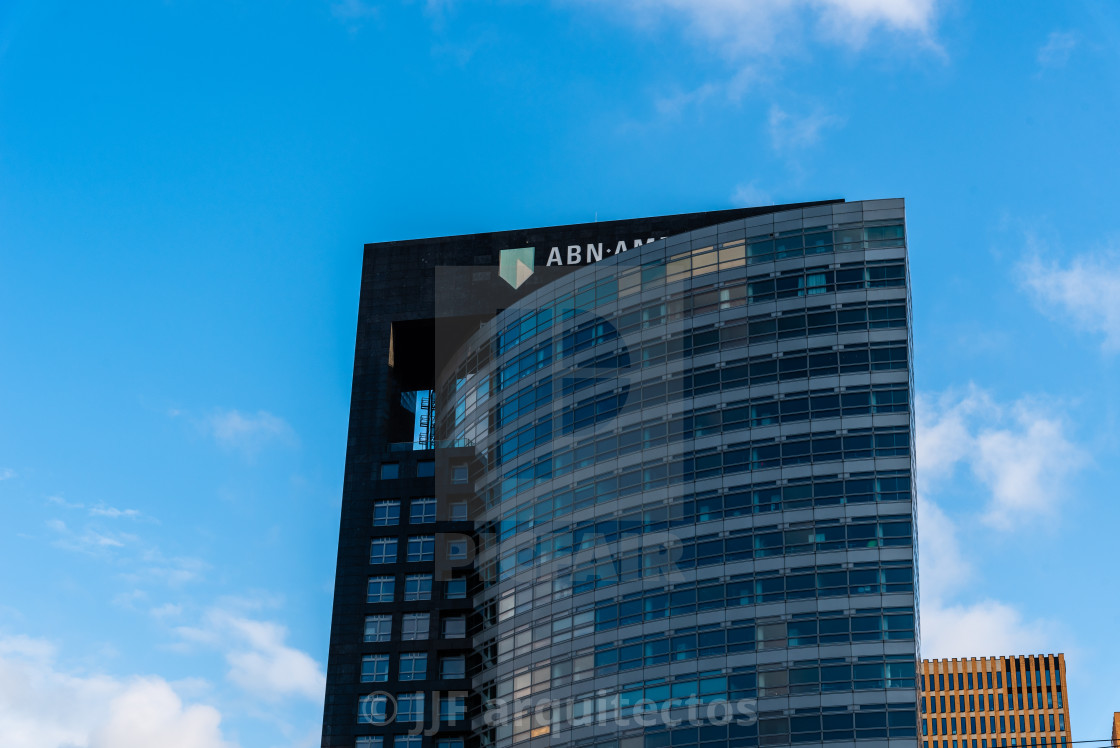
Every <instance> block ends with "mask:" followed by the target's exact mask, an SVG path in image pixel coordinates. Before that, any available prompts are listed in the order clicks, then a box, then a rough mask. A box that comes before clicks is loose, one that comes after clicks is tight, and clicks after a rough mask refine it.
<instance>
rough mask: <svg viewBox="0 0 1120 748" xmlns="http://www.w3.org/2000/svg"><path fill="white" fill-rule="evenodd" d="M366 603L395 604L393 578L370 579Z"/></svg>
mask: <svg viewBox="0 0 1120 748" xmlns="http://www.w3.org/2000/svg"><path fill="white" fill-rule="evenodd" d="M366 602H367V603H391V602H393V577H370V578H369V585H368V587H367V589H366Z"/></svg>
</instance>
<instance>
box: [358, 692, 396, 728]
mask: <svg viewBox="0 0 1120 748" xmlns="http://www.w3.org/2000/svg"><path fill="white" fill-rule="evenodd" d="M388 707H389V697H388V696H386V695H385V694H383V693H378V694H370V695H369V696H363V697H362V698H360V699H359V700H358V724H361V725H383V724H385V723H386V721H388V716H387V714H388Z"/></svg>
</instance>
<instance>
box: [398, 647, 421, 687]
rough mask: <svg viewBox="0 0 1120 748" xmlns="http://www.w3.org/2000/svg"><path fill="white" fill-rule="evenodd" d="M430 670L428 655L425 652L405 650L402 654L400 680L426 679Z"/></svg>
mask: <svg viewBox="0 0 1120 748" xmlns="http://www.w3.org/2000/svg"><path fill="white" fill-rule="evenodd" d="M427 672H428V655H427V654H426V653H425V652H405V653H403V654H402V655H401V659H400V671H399V672H398V673H397V678H398V680H424V677H425V676H426V674H427Z"/></svg>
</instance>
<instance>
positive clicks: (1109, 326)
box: [1019, 238, 1120, 352]
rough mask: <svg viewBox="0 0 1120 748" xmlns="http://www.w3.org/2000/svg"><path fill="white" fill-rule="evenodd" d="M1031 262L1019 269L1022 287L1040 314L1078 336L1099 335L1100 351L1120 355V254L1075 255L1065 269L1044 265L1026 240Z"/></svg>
mask: <svg viewBox="0 0 1120 748" xmlns="http://www.w3.org/2000/svg"><path fill="white" fill-rule="evenodd" d="M1028 244H1029V245H1030V246H1031V250H1032V255H1033V256H1032V258H1031V259H1029V260H1027V261H1026V262H1024V263H1022V264H1021V265H1020V268H1019V270H1020V275H1021V279H1022V283H1023V285H1024V286H1025V287H1026V288H1027V290H1028V291H1030V293H1031V295H1032V296H1033V297H1034V300H1035V302H1036V305H1037V306H1038V308H1039V310H1040V311H1041V312H1042V313H1043V314H1046V315H1048V316H1050V317H1053V318H1056V319H1062V320H1064V321H1068V322H1069V323H1070V324H1072V326H1073V327H1075V328H1077V329H1078V330H1080V331H1081V332H1086V333H1090V334H1094V335H1102V336H1103V337H1104V340H1103V342H1102V348H1104V349H1105V350H1106V351H1110V352H1116V351H1120V251H1116V250H1115V249H1113V250H1105V251H1100V252H1088V253H1084V254H1079V255H1076V256H1075V257H1074V258H1073V259H1072V260H1071V261H1070V262H1069V264H1067V265H1062V264H1061V263H1058V262H1053V261H1051V262H1045V261H1043V260H1042V259H1041V257H1040V249H1041V248H1040V246H1039V244H1038V242H1037V241H1035V240H1034V239H1030V238H1028Z"/></svg>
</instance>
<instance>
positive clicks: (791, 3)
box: [585, 0, 939, 57]
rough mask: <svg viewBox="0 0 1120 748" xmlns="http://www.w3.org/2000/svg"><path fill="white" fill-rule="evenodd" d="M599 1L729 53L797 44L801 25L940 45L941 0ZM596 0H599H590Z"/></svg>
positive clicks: (832, 36)
mask: <svg viewBox="0 0 1120 748" xmlns="http://www.w3.org/2000/svg"><path fill="white" fill-rule="evenodd" d="M597 1H598V3H599V4H600V5H603V6H606V7H609V8H611V9H612V10H616V11H620V12H624V13H625V14H626V17H627V18H628V19H629V20H630V21H631V22H632V23H634V24H635V25H639V26H648V25H650V24H652V23H655V22H657V21H659V20H667V21H669V22H671V23H675V24H683V25H684V26H685V27H687V28H688V29H689V30H690V31H691V33H692V34H693V35H694V36H695V37H698V38H699V39H701V40H703V41H705V42H714V43H716V44H717V45H718V46H719V47H720V48H721V49H723V50H724V51H725V53H726V54H728V55H730V56H736V57H739V56H745V55H752V56H757V55H762V54H767V55H775V54H782V53H786V54H788V53H790V51H791V50H796V49H797V48H798V45H797V44H796V41H797V39H798V37H799V36H800V35H801V34H802V33H803V32H802V29H804V28H811V29H813V31H814V32H815V33H816V34H817V35H819V36H820V37H822V38H824V39H827V40H829V41H831V42H833V43H836V44H839V45H842V46H846V47H850V48H854V49H859V48H862V47H863V46H864V45H865V44H866V43H867V41H868V39H869V38H870V37H871V35H872V34H874V33H876V32H880V31H883V32H888V33H892V34H899V35H904V36H906V37H908V38H910V39H913V40H916V41H918V42H920V43H923V44H925V45H927V46H929V47H930V48H936V44H935V42H934V40H933V32H934V25H935V20H936V16H937V10H938V7H937V6H938V4H939V3H938V2H937V0H751V1H750V2H744V1H743V0H625V1H624V2H621V3H615V2H611V3H605V2H603V0H597ZM585 2H596V0H585Z"/></svg>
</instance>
